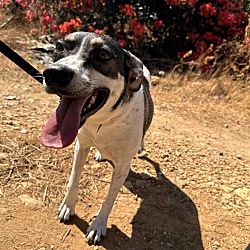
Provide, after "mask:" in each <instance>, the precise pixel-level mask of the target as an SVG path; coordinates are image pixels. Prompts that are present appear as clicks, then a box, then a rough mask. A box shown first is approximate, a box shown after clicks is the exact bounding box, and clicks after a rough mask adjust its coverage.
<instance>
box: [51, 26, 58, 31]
mask: <svg viewBox="0 0 250 250" xmlns="http://www.w3.org/2000/svg"><path fill="white" fill-rule="evenodd" d="M51 30H52V31H53V32H57V31H58V26H57V25H56V24H53V25H52V27H51Z"/></svg>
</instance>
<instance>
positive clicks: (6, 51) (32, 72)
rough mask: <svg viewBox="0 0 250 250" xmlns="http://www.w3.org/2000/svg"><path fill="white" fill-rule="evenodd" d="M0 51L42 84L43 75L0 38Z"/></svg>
mask: <svg viewBox="0 0 250 250" xmlns="http://www.w3.org/2000/svg"><path fill="white" fill-rule="evenodd" d="M0 52H1V53H2V54H4V55H5V56H6V57H8V58H9V59H10V60H11V61H12V62H13V63H15V64H16V65H17V66H19V67H20V68H21V69H23V70H24V71H25V72H26V73H28V74H29V75H31V76H32V77H33V78H34V79H36V80H37V81H38V82H40V83H41V84H43V75H42V74H41V73H40V72H39V71H38V70H37V69H35V68H34V67H33V66H32V65H31V64H29V63H28V62H27V61H25V60H24V59H23V58H22V57H21V56H19V55H18V54H17V53H16V52H15V51H14V50H12V49H11V48H10V47H9V46H7V45H6V44H5V43H4V42H2V41H1V40H0Z"/></svg>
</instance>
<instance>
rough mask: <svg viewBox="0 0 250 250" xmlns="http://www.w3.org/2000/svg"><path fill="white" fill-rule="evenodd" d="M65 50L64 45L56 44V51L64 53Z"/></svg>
mask: <svg viewBox="0 0 250 250" xmlns="http://www.w3.org/2000/svg"><path fill="white" fill-rule="evenodd" d="M63 50H64V47H63V45H62V44H61V43H60V42H58V43H56V51H57V52H62V51H63Z"/></svg>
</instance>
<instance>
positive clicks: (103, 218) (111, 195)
mask: <svg viewBox="0 0 250 250" xmlns="http://www.w3.org/2000/svg"><path fill="white" fill-rule="evenodd" d="M129 169H130V163H127V164H125V165H116V166H115V168H114V172H113V175H112V179H111V183H110V188H109V191H108V194H107V197H106V199H105V200H104V202H103V204H102V206H101V208H100V210H99V211H98V213H97V214H96V216H95V219H94V220H93V222H92V224H91V225H90V226H89V228H88V229H87V240H88V242H89V243H92V242H94V244H96V243H97V242H99V241H100V240H101V236H105V235H106V229H107V221H108V216H109V214H110V212H111V210H112V207H113V204H114V202H115V200H116V197H117V195H118V193H119V190H120V188H121V187H122V185H123V183H124V182H125V179H126V177H127V175H128V173H129Z"/></svg>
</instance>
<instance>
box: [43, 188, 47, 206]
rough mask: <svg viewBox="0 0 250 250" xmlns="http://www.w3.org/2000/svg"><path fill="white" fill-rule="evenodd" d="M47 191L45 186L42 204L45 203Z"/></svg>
mask: <svg viewBox="0 0 250 250" xmlns="http://www.w3.org/2000/svg"><path fill="white" fill-rule="evenodd" d="M47 191H48V186H46V188H45V190H44V193H43V201H44V202H45V201H46V198H47Z"/></svg>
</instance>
